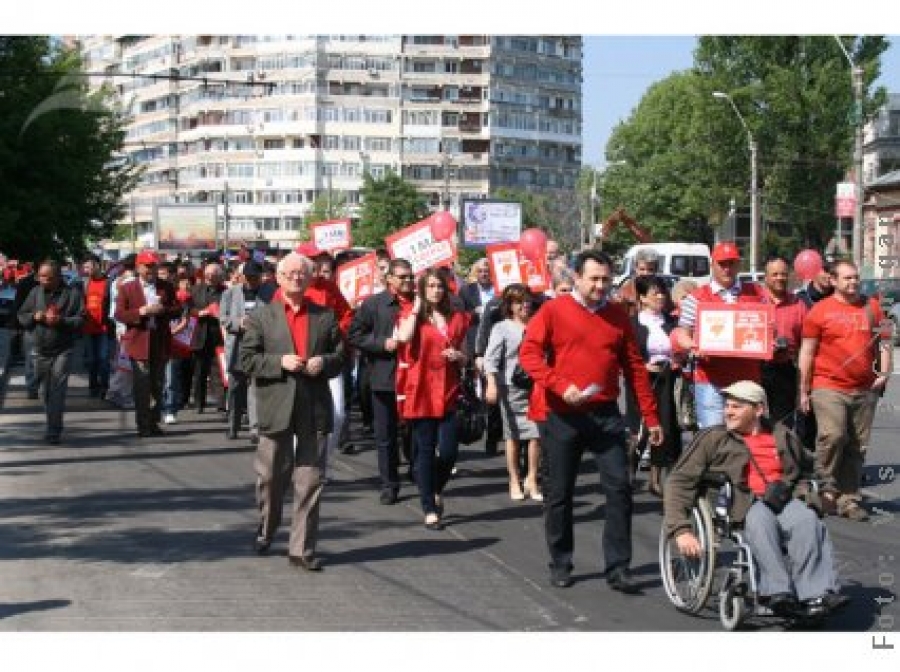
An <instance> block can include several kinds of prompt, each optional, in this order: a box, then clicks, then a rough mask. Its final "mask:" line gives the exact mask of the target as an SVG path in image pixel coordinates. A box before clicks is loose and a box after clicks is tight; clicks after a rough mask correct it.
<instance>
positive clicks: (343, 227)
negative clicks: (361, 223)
mask: <svg viewBox="0 0 900 672" xmlns="http://www.w3.org/2000/svg"><path fill="white" fill-rule="evenodd" d="M310 228H311V229H312V240H313V243H315V245H316V247H317V248H319V249H320V250H325V251H328V252H337V251H339V250H346V249H347V248H349V247H351V246H352V244H353V240H352V238H351V236H350V220H349V219H329V220H328V221H327V222H316V223H315V224H312V225H311V227H310Z"/></svg>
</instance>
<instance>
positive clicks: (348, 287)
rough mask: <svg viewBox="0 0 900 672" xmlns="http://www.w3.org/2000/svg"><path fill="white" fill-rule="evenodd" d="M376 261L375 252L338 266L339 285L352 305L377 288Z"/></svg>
mask: <svg viewBox="0 0 900 672" xmlns="http://www.w3.org/2000/svg"><path fill="white" fill-rule="evenodd" d="M375 263H376V256H375V253H374V252H373V253H372V254H367V255H366V256H364V257H360V258H359V259H354V260H353V261H351V262H348V263H346V264H342V265H341V266H340V268H338V270H337V285H338V287H339V288H340V290H341V294H343V295H344V298H345V299H347V303H349V304H350V305H351V306H355V305H356V303H357V302H359V301H361V300H363V299H364V298H366V297H367V296H371V295H372V292H373V291H374V290H375Z"/></svg>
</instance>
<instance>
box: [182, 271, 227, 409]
mask: <svg viewBox="0 0 900 672" xmlns="http://www.w3.org/2000/svg"><path fill="white" fill-rule="evenodd" d="M224 292H225V272H224V271H223V270H222V267H221V266H220V265H219V264H217V263H209V264H207V265H206V266H205V267H204V269H203V282H199V283H197V284H196V285H194V288H193V289H192V290H191V304H190V313H191V315H192V316H193V317H196V318H197V326H196V327H195V328H194V335H193V338H192V340H191V350H193V359H194V381H193V385H192V387H193V396H194V407H195V408H196V409H197V413H203V410H204V408H205V407H206V385H207V380H208V379H209V377H210V373H211V372H212V366H213V362H215V363H216V373H215V375H214V376H213V378H212V388H213V394H214V395H215V398H216V402H217V406H218V408H219V410H224V409H225V390H224V388H225V386H224V384H223V379H224V377H225V372H224V371H221V367H220V365H219V363H218V360H217V358H216V348H218V347H221V346H223V345H224V343H225V340H224V337H223V335H222V327H221V324H220V322H219V306H220V304H221V301H222V294H223V293H224Z"/></svg>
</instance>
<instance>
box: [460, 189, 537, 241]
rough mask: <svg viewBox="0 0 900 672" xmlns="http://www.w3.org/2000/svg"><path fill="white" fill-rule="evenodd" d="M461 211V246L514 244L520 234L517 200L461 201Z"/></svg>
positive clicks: (519, 214) (519, 215)
mask: <svg viewBox="0 0 900 672" xmlns="http://www.w3.org/2000/svg"><path fill="white" fill-rule="evenodd" d="M461 214H462V231H463V238H462V245H463V247H484V246H486V245H493V244H496V243H514V242H516V241H518V240H519V237H520V236H521V234H522V204H521V203H515V202H512V201H488V200H463V202H462V213H461Z"/></svg>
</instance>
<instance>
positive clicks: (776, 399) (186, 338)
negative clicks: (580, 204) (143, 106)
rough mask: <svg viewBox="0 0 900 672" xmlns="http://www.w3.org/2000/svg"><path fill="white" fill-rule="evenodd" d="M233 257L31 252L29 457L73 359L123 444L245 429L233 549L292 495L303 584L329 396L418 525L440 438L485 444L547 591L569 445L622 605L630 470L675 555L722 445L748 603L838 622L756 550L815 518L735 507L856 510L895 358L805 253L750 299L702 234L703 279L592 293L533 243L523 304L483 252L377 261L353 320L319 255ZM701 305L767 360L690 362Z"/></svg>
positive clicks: (833, 599)
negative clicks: (170, 432)
mask: <svg viewBox="0 0 900 672" xmlns="http://www.w3.org/2000/svg"><path fill="white" fill-rule="evenodd" d="M236 261H237V263H234V262H233V261H232V262H230V263H223V260H222V259H220V258H210V259H206V260H204V261H203V262H202V263H201V264H200V265H199V266H195V265H194V264H193V263H192V262H191V261H189V260H184V259H180V258H178V259H175V260H170V261H166V260H164V259H162V258H161V257H160V256H159V255H158V254H157V253H156V252H152V251H143V252H140V253H138V254H136V255H131V256H129V257H127V258H125V259H123V260H121V261H120V262H118V263H115V264H113V265H112V266H110V267H108V268H104V266H103V265H102V264H101V262H100V260H99V259H97V258H96V257H89V258H87V259H85V260H83V263H82V266H81V268H80V269H79V270H80V273H79V274H78V277H77V278H76V279H74V281H71V282H68V281H67V277H68V276H66V275H65V274H64V273H63V270H64V269H63V268H61V266H60V265H59V264H58V263H56V262H54V261H50V260H48V261H42V262H40V263H38V264H35V266H34V267H33V268H29V269H28V271H29V272H28V273H22V274H20V277H18V278H13V280H14V281H15V283H16V288H17V291H16V300H15V309H14V312H13V322H12V326H14V328H15V330H16V334H17V337H18V339H19V342H20V344H19V345H18V347H19V348H21V349H22V351H23V352H24V356H25V359H26V387H27V391H28V394H29V396H30V397H32V398H35V399H37V398H38V397H39V395H40V398H41V399H42V400H43V403H44V407H45V409H46V417H47V424H46V440H47V441H48V442H49V443H51V444H57V443H60V441H62V440H63V436H64V434H63V430H64V422H63V416H64V409H65V397H66V388H67V384H68V377H69V373H70V371H71V368H72V358H73V357H74V356H75V352H76V351H79V352H83V355H84V357H85V364H86V369H87V373H88V379H89V393H90V395H91V396H93V397H96V398H98V399H100V400H105V401H106V402H107V403H109V404H112V405H115V406H117V407H119V408H122V409H127V410H133V412H134V418H135V430H136V433H137V436H138V437H141V438H153V437H161V436H164V433H165V430H164V427H165V426H167V425H174V424H177V423H178V422H179V418H180V415H181V413H183V412H184V411H185V410H186V409H188V410H190V411H192V412H194V413H197V414H202V413H211V412H212V413H219V414H222V415H221V417H222V419H223V430H224V435H225V440H227V441H233V440H237V439H239V437H241V436H246V437H248V438H249V440H250V441H251V442H252V443H253V444H254V445H255V446H256V451H257V452H256V456H255V462H254V468H255V472H256V478H257V504H258V509H259V525H258V528H257V530H256V536H255V539H254V541H253V548H254V550H255V551H256V552H257V553H260V554H264V553H267V552H268V551H269V548H270V546H271V545H272V543H273V540H274V537H275V533H276V531H277V529H278V527H279V524H280V522H281V516H282V504H283V499H284V493H285V491H286V487H287V486H288V485H289V484H290V483H291V482H292V483H293V488H294V497H293V506H294V512H293V517H292V521H291V533H290V541H289V559H290V562H291V563H292V564H294V565H296V566H298V567H301V568H302V569H305V570H308V571H319V570H321V569H322V563H321V560H320V558H319V556H318V555H317V553H316V542H317V528H318V519H319V508H320V506H319V504H320V498H321V493H322V490H323V488H324V487H325V486H326V484H327V483H328V480H329V479H328V469H329V460H331V459H334V455H335V453H336V452H341V451H343V452H350V451H352V450H353V446H352V444H351V442H350V440H349V436H350V434H349V417H350V407H351V402H355V403H357V404H358V406H359V412H360V417H361V422H362V426H363V432H364V433H365V434H369V435H370V436H371V437H372V438H373V439H374V445H375V452H376V455H377V469H378V476H379V481H380V492H379V501H380V503H381V504H383V505H391V504H394V503H396V502H397V501H398V499H399V497H400V492H401V487H402V483H403V481H404V479H403V478H402V477H401V464H402V463H403V462H404V461H405V462H406V463H408V464H409V468H410V476H411V477H412V478H413V480H414V482H415V484H416V487H417V489H418V495H419V500H420V504H421V508H422V515H423V521H424V526H425V528H426V529H428V530H431V531H439V530H441V529H443V527H444V511H445V506H446V502H445V492H446V490H447V489H448V484H449V483H450V482H451V479H452V475H453V473H454V469H455V464H456V460H457V457H458V454H459V446H460V443H472V442H474V441H475V440H478V439H480V438H481V437H482V436H484V437H485V442H486V444H487V450H488V451H489V452H496V451H497V445H498V444H499V443H501V441H502V444H503V446H504V453H505V460H506V467H507V472H508V492H509V497H510V499H511V500H512V501H517V502H518V501H523V500H531V501H534V502H539V503H541V505H542V506H543V511H544V526H545V535H546V544H547V548H548V552H549V557H550V566H549V569H550V581H551V583H552V584H553V585H554V586H557V587H560V588H564V587H567V586H569V585H571V583H572V578H571V573H572V571H573V567H574V562H573V557H574V542H573V496H574V490H575V484H576V480H577V476H578V473H579V469H580V465H581V462H582V456H583V454H584V453H585V452H589V453H591V454H593V456H594V458H595V460H596V463H597V470H598V472H599V476H600V482H601V485H602V488H603V492H604V494H605V496H606V507H605V522H604V532H603V556H604V562H605V570H606V577H607V581H608V583H609V585H610V587H611V588H613V589H615V590H619V591H622V592H625V593H634V592H637V591H638V586H637V584H636V583H635V580H634V578H633V577H632V576H631V573H630V569H629V568H630V563H631V518H632V512H633V493H634V490H635V488H636V487H637V481H636V479H635V473H636V472H637V471H638V469H641V468H646V469H647V471H648V477H647V489H648V491H649V492H650V493H651V494H652V495H654V496H656V497H659V498H661V499H662V500H663V505H664V507H665V515H666V525H667V526H668V528H669V529H670V531H671V533H672V535H673V536H674V537H675V538H676V539H677V541H678V547H679V549H681V550H682V552H683V553H685V555H688V556H689V555H691V554H696V553H697V546H696V539H695V538H693V535H692V533H691V531H690V530H689V529H686V527H685V524H684V508H685V506H686V505H687V504H689V503H690V497H689V495H690V492H691V488H692V487H693V486H695V485H696V477H697V474H699V473H700V470H702V469H706V468H709V467H710V465H712V464H714V463H715V461H716V460H717V459H720V458H721V455H723V454H725V453H726V452H729V451H731V452H734V453H741V454H742V455H744V457H738V458H735V459H736V460H737V461H736V462H734V464H737V467H735V469H736V472H735V473H736V478H738V479H739V480H740V481H741V482H742V484H743V489H744V491H745V492H746V493H747V494H748V497H749V498H750V499H749V501H748V507H747V508H746V509H745V513H746V515H747V524H748V526H750V525H751V522H752V526H753V529H754V531H756V532H757V534H756V538H758V541H757V542H756V543H757V547H758V548H760V549H761V550H760V554H761V555H763V556H764V557H766V561H765V562H764V563H763V567H762V571H763V574H764V576H765V577H767V579H768V581H763V582H762V585H763V586H764V589H763V591H764V593H765V594H766V595H767V596H768V597H769V598H771V601H772V604H773V605H776V606H777V607H778V609H782V610H785V609H794V610H796V609H800V608H806V609H813V608H819V607H821V605H823V604H825V605H826V606H827V607H828V608H829V609H830V608H836V607H838V606H841V605H842V599H841V598H842V596H840V595H839V594H838V593H839V587H838V584H837V581H836V577H834V576H833V574H834V572H833V567H831V564H830V559H828V558H826V559H824V560H821V562H818V563H812V564H810V563H807V565H809V566H808V567H807V570H808V571H810V572H812V573H813V574H814V575H815V577H819V578H815V579H811V578H810V577H809V576H807V575H804V576H798V575H792V574H791V571H792V570H790V569H783V568H781V567H780V566H779V565H778V562H780V560H779V559H776V558H775V557H774V556H775V555H778V556H779V558H780V555H781V554H780V553H778V552H777V550H778V548H780V545H778V544H775V545H774V546H772V544H768V542H767V541H765V540H770V539H776V540H777V539H784V538H795V539H799V538H800V534H799V533H798V532H797V530H798V529H799V527H798V526H800V527H804V529H814V530H815V531H816V534H815V535H813V536H811V537H810V540H809V541H808V542H805V543H806V546H804V547H803V548H792V549H789V550H790V554H791V555H792V560H794V561H795V564H796V561H797V558H795V557H793V555H796V554H802V553H807V554H809V553H813V552H815V553H817V554H819V556H821V555H823V554H824V556H830V553H831V551H830V542H828V543H825V542H826V541H827V535H825V533H824V532H822V531H821V530H820V528H819V526H821V525H822V523H821V522H820V517H819V516H818V515H816V516H813V519H808V518H807V517H806V516H805V515H801V512H799V510H795V509H794V507H789V509H787V508H786V509H785V511H788V510H790V511H791V512H792V514H791V516H792V517H791V518H790V520H788V518H782V516H783V515H785V516H786V515H787V514H782V513H780V512H776V513H775V514H772V515H769V514H766V513H764V512H760V511H759V510H757V509H756V508H755V505H754V506H749V503H750V502H754V501H756V500H757V499H759V500H760V501H761V500H762V498H763V496H764V494H765V492H766V488H767V486H768V485H770V484H771V482H772V481H781V480H788V477H789V476H790V478H791V479H793V480H791V485H792V486H793V485H797V484H798V483H799V480H800V476H801V475H802V476H804V477H815V479H816V480H817V482H818V483H819V484H820V490H819V494H820V495H821V496H820V498H818V499H817V501H816V506H817V509H816V510H817V513H818V514H820V515H822V516H824V515H836V516H841V517H844V518H846V519H849V520H853V521H864V520H866V519H867V517H868V514H867V512H866V509H865V506H864V502H863V498H862V495H861V492H860V488H861V484H862V479H863V473H862V470H863V465H864V462H865V450H866V446H867V444H868V440H869V432H870V429H871V424H872V419H873V415H874V411H875V405H876V403H877V400H878V397H879V395H880V394H881V393H883V391H884V388H885V386H886V384H887V380H888V376H889V374H890V372H891V370H892V366H893V365H892V362H891V359H890V357H891V353H892V347H890V345H891V344H890V343H889V341H885V340H883V339H881V338H880V335H879V334H880V325H881V315H882V312H881V307H880V305H879V303H878V300H877V298H876V297H865V296H862V295H861V294H860V293H859V280H860V279H859V273H858V269H857V268H856V267H855V266H854V265H853V264H852V263H851V262H849V261H841V260H839V261H835V262H831V263H828V264H825V263H823V262H822V261H821V259H819V260H818V262H817V263H814V264H813V265H812V266H809V267H805V270H804V273H805V274H806V278H805V284H803V285H802V286H800V287H798V288H792V287H791V286H790V276H791V262H790V261H789V260H787V259H784V258H781V257H777V256H775V257H771V258H769V259H768V260H767V261H766V264H765V276H764V279H763V280H762V281H761V282H759V283H753V282H742V281H740V280H739V279H738V274H737V273H738V268H739V265H740V254H739V252H738V249H737V247H736V246H735V245H734V244H732V243H730V242H722V243H719V244H717V245H716V246H715V248H714V250H713V252H712V279H711V281H710V282H709V283H707V284H703V285H698V284H697V283H696V282H694V281H693V280H691V279H684V280H681V281H679V282H678V283H677V284H675V285H674V286H673V287H670V285H669V284H668V283H667V282H666V281H665V279H664V278H663V277H661V276H658V275H657V271H658V258H657V257H656V255H655V254H654V253H653V252H652V250H643V251H641V252H639V253H638V256H637V258H636V260H635V276H634V277H632V278H629V279H628V280H627V281H626V282H625V284H624V285H622V286H621V287H619V288H614V287H613V263H612V261H611V259H610V258H609V257H608V256H607V255H605V254H604V253H602V252H598V251H594V250H587V251H583V252H581V253H579V254H577V255H575V256H574V257H573V258H572V259H571V260H567V259H566V257H565V256H564V255H563V254H562V253H561V252H560V250H559V246H558V245H557V244H556V243H555V242H554V241H548V243H547V247H546V251H545V258H544V260H543V262H544V264H545V268H546V275H547V281H548V282H547V286H546V287H545V288H543V289H544V290H545V291H541V292H539V293H538V292H534V291H532V290H531V289H530V288H529V287H528V286H527V285H525V284H511V285H508V286H505V287H503V288H502V289H501V288H498V287H497V286H496V285H495V278H494V277H493V276H492V273H491V269H490V267H489V264H488V261H487V260H486V259H482V260H479V261H478V262H476V263H475V264H474V265H473V266H472V269H471V273H470V276H469V278H468V281H464V280H463V279H462V278H460V277H459V276H457V275H456V273H455V272H454V270H453V269H451V268H444V267H441V268H431V269H427V270H425V271H424V272H420V273H418V274H414V272H413V267H412V265H411V264H410V262H409V261H408V260H405V259H402V258H391V257H390V256H389V255H388V254H387V253H386V252H385V251H377V266H376V277H375V288H374V291H373V293H372V294H371V295H370V296H367V297H365V298H362V299H359V300H353V303H352V305H351V303H350V302H348V300H347V299H346V298H345V296H344V295H343V294H342V293H341V291H340V289H339V288H338V285H337V284H336V282H335V275H336V270H337V269H336V263H337V261H340V258H338V260H337V261H336V259H335V258H334V257H333V256H332V255H331V254H329V253H327V252H322V251H320V250H318V249H316V248H315V246H314V245H312V244H309V243H305V244H302V245H300V246H299V247H298V248H297V249H296V250H294V251H291V252H289V253H286V254H283V255H280V257H279V258H277V259H274V260H272V259H265V258H262V257H258V256H256V257H251V256H249V255H247V256H244V257H243V258H241V259H238V260H236ZM717 304H726V305H731V306H734V305H737V306H741V305H757V304H762V305H767V306H771V308H772V315H773V316H774V317H773V320H774V323H773V324H770V325H767V326H766V328H768V329H771V330H772V333H771V337H772V338H771V342H772V344H773V347H772V349H771V352H769V353H767V356H766V357H762V358H760V357H749V356H748V357H740V356H734V355H732V356H728V357H717V356H713V355H708V354H706V353H704V352H703V350H702V348H700V347H699V346H700V330H701V328H702V327H701V324H700V314H701V309H709V308H710V307H711V306H712V307H715V306H716V305H717ZM888 338H890V337H888ZM885 343H887V345H885ZM620 396H624V400H625V401H624V413H623V412H621V411H620ZM245 427H246V434H244V431H245ZM717 432H718V433H717ZM723 432H724V434H723ZM785 432H787V433H788V434H785ZM786 437H787V438H786ZM710 442H717V443H715V445H713V444H712V443H710ZM729 442H730V443H729ZM785 446H787V447H788V448H789V449H790V450H788V448H785ZM719 448H721V451H722V452H719V453H717V450H719ZM731 452H729V454H731ZM788 453H790V455H791V457H790V459H788V457H786V456H787V455H788ZM716 455H719V457H716ZM698 456H701V457H702V456H705V459H706V461H705V462H702V464H701V461H702V460H701V459H700V457H698ZM746 456H749V458H747V457H746ZM748 459H749V460H750V462H752V465H751V464H750V463H748ZM805 462H808V464H807V465H806V466H803V464H805ZM728 464H729V465H732V463H731V462H729V463H728ZM751 466H752V468H751ZM801 472H802V473H801ZM795 476H796V478H794V477H795ZM804 501H806V500H804ZM810 501H811V500H810ZM813 520H814V521H815V522H813ZM822 529H824V527H822ZM760 530H761V531H760ZM823 539H824V541H823ZM798 543H799V542H798ZM773 548H775V550H772V549H773ZM823 549H824V550H823ZM763 551H765V552H763ZM770 556H771V557H770ZM798 557H799V556H798ZM817 557H818V556H817ZM788 567H790V564H789V565H788ZM807 570H805V571H807ZM823 573H824V574H827V575H828V576H827V577H826V578H824V579H822V578H821V576H822V575H823ZM795 574H796V572H795ZM810 586H812V587H810ZM804 591H805V592H804ZM789 598H790V599H789ZM791 599H796V600H797V601H798V604H793V603H792V602H791ZM798 605H799V606H798ZM817 605H818V606H817Z"/></svg>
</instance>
